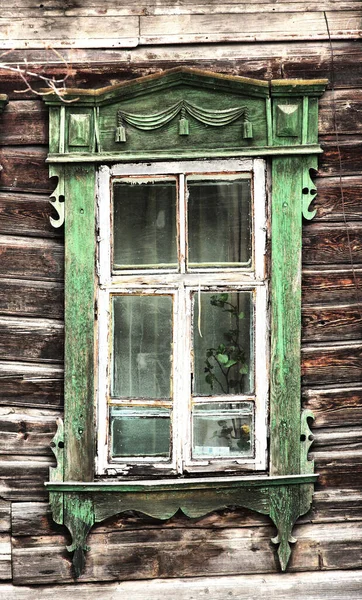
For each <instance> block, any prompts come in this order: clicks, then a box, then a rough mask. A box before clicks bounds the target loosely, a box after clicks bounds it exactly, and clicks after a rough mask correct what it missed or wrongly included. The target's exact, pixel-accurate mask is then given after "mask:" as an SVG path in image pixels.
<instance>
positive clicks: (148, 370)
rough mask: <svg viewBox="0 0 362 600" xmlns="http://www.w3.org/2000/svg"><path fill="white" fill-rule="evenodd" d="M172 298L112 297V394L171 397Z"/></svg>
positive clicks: (134, 396)
mask: <svg viewBox="0 0 362 600" xmlns="http://www.w3.org/2000/svg"><path fill="white" fill-rule="evenodd" d="M171 351H172V298H171V297H170V296H113V382H112V383H113V385H112V396H116V397H123V398H155V399H157V398H170V396H171Z"/></svg>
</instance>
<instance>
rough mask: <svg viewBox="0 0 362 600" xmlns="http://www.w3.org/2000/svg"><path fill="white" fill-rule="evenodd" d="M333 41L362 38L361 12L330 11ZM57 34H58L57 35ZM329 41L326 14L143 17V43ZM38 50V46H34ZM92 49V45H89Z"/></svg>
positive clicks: (141, 27)
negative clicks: (265, 16)
mask: <svg viewBox="0 0 362 600" xmlns="http://www.w3.org/2000/svg"><path fill="white" fill-rule="evenodd" d="M326 14H327V17H328V25H329V30H330V33H331V36H332V38H333V39H348V38H351V39H352V38H355V37H358V35H359V32H360V28H361V22H360V18H361V12H360V11H355V12H354V11H348V12H345V13H344V12H338V11H333V12H327V13H326ZM55 35H56V34H55ZM296 39H297V40H298V39H299V40H301V39H303V40H311V39H313V40H321V39H328V31H327V28H326V22H325V18H324V15H323V13H321V12H304V13H278V14H274V13H269V14H268V18H267V19H261V18H260V15H258V14H253V13H251V14H250V13H249V14H243V15H238V14H235V15H232V18H230V16H229V15H223V14H220V15H218V18H217V19H215V18H214V17H213V16H212V15H187V16H186V15H185V16H184V15H172V16H169V17H168V18H167V16H141V17H140V39H139V43H140V44H146V45H148V44H160V43H163V44H180V43H200V42H203V43H205V42H208V43H210V42H214V43H215V42H231V41H235V42H268V41H270V42H275V41H276V40H277V41H281V40H283V41H284V40H292V41H295V40H296ZM33 47H34V46H33ZM88 47H89V46H88Z"/></svg>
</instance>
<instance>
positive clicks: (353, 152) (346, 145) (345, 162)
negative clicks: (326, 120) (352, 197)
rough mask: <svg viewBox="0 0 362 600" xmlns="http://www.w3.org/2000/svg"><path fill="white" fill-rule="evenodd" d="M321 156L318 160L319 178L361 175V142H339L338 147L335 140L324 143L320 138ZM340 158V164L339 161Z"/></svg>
mask: <svg viewBox="0 0 362 600" xmlns="http://www.w3.org/2000/svg"><path fill="white" fill-rule="evenodd" d="M331 133H332V134H333V132H331ZM321 141H322V143H321V146H322V148H323V154H322V155H321V156H320V159H319V171H318V172H319V175H320V176H337V175H339V174H340V173H341V174H342V175H354V174H356V173H361V160H360V158H361V151H362V142H361V141H360V140H356V141H344V140H341V141H340V143H339V147H337V146H336V142H335V139H334V141H332V142H324V141H323V138H321ZM339 155H340V157H341V162H340V160H339Z"/></svg>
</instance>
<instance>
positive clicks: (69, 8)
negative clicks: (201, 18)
mask: <svg viewBox="0 0 362 600" xmlns="http://www.w3.org/2000/svg"><path fill="white" fill-rule="evenodd" d="M359 8H360V3H359V2H358V1H356V0H354V1H353V0H351V1H350V2H340V3H338V4H337V3H336V2H335V0H321V2H319V3H318V2H315V1H313V0H309V1H304V2H303V1H301V0H299V1H296V2H294V1H293V0H291V1H290V0H281V1H279V2H278V3H277V4H276V3H273V4H272V5H271V4H270V2H269V3H268V2H265V0H256V1H254V2H253V3H246V2H240V0H226V2H225V4H220V3H219V2H216V1H215V0H196V1H195V2H194V3H193V2H191V1H190V0H178V1H177V4H176V5H175V3H172V2H171V0H157V1H153V2H148V3H147V7H145V6H143V5H142V4H137V5H134V4H133V3H132V2H130V0H128V2H127V1H126V2H124V1H121V2H115V1H114V0H105V1H104V2H103V3H101V2H99V1H92V0H87V1H86V2H82V4H81V5H76V4H69V5H63V6H60V5H59V3H58V2H56V1H55V0H54V1H53V2H49V0H48V1H46V2H44V3H43V4H40V5H39V3H38V2H36V1H35V0H30V1H29V2H25V1H24V0H21V1H20V2H15V3H14V5H13V6H12V7H11V8H10V7H4V9H3V10H2V16H3V17H9V18H10V17H14V16H15V17H19V16H21V17H32V16H34V14H36V13H38V14H39V16H42V17H46V16H49V17H60V16H66V17H79V16H83V17H100V18H106V17H119V16H129V15H138V16H140V15H174V14H186V15H187V14H214V13H216V14H218V13H227V14H230V13H231V14H232V13H234V12H243V13H244V12H253V13H259V12H261V13H270V12H305V11H317V12H318V11H322V10H340V11H342V10H354V9H359Z"/></svg>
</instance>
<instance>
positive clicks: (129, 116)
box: [115, 100, 253, 142]
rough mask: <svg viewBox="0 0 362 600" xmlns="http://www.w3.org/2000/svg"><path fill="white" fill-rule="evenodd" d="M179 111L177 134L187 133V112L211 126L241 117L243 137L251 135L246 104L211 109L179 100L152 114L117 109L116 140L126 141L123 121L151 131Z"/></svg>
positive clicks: (164, 123)
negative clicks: (224, 108)
mask: <svg viewBox="0 0 362 600" xmlns="http://www.w3.org/2000/svg"><path fill="white" fill-rule="evenodd" d="M179 113H181V117H180V121H179V135H189V122H188V120H187V119H186V114H189V115H190V116H192V117H193V118H194V119H196V120H197V121H199V122H200V123H203V124H204V125H210V126H212V127H224V126H225V125H229V124H230V123H233V122H234V121H236V120H237V119H239V118H241V117H242V118H243V130H242V136H243V138H244V139H251V138H252V137H253V127H252V123H251V122H250V120H249V111H248V108H247V107H246V106H239V107H236V108H228V109H226V110H211V109H207V108H202V107H200V106H196V105H195V104H191V102H188V101H187V100H180V101H179V102H176V104H173V105H172V106H170V107H169V108H166V109H165V110H162V111H159V112H157V113H153V114H148V115H147V114H134V113H130V112H126V111H124V110H119V111H118V112H117V129H116V137H115V141H116V142H125V141H126V128H125V123H128V124H129V125H132V127H135V128H136V129H140V130H142V131H152V130H154V129H159V128H160V127H163V126H164V125H167V124H168V123H170V122H171V121H172V120H173V119H174V118H175V117H176V116H177V115H178V114H179Z"/></svg>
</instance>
